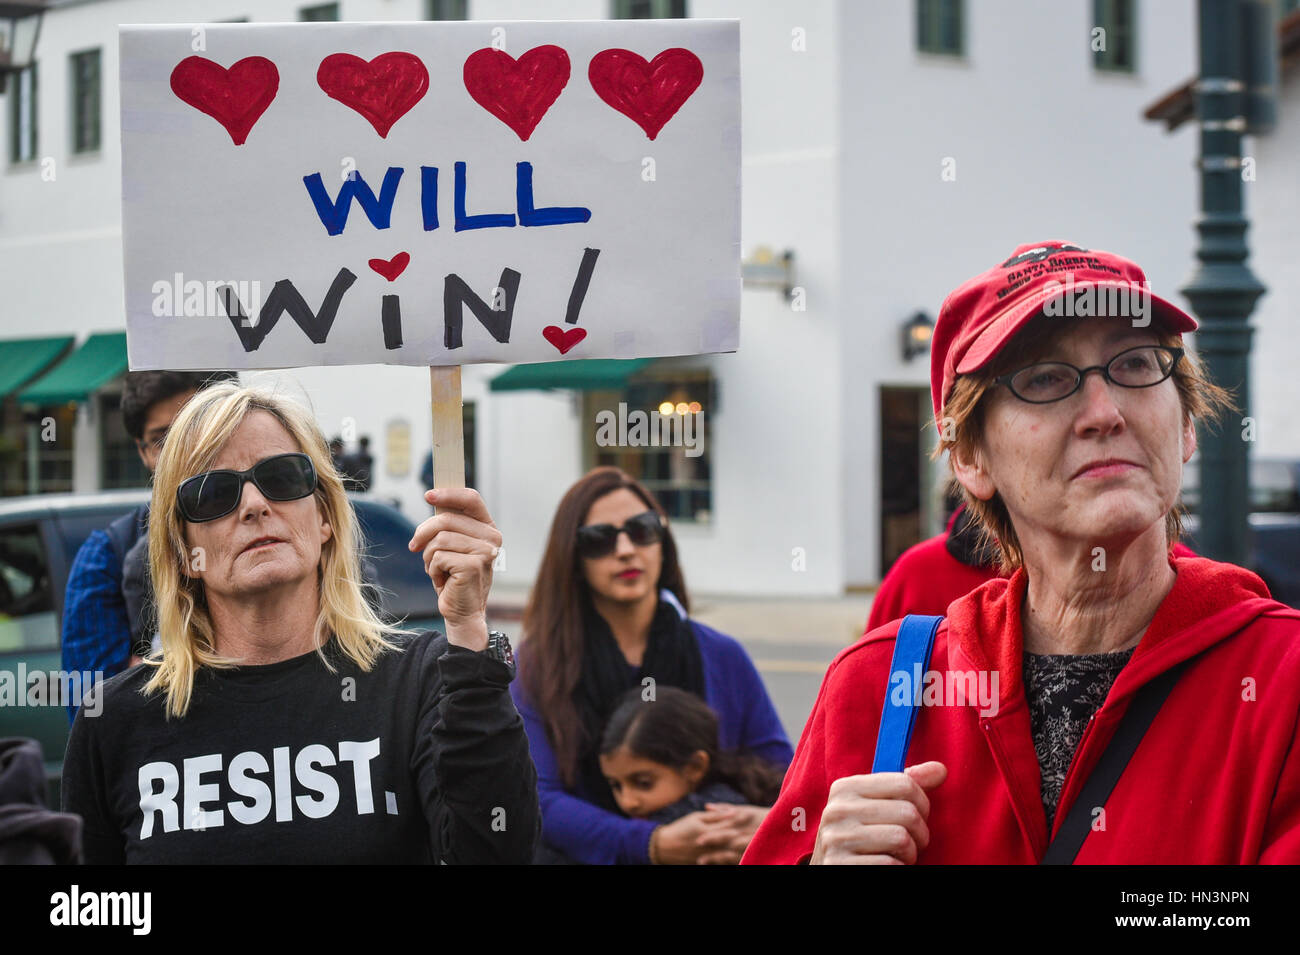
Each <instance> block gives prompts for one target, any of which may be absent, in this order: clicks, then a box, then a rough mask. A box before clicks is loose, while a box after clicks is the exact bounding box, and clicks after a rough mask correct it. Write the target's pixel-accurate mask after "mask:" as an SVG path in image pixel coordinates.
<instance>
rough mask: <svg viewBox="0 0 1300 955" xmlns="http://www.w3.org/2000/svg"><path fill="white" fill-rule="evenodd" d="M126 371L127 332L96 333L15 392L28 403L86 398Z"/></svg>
mask: <svg viewBox="0 0 1300 955" xmlns="http://www.w3.org/2000/svg"><path fill="white" fill-rule="evenodd" d="M124 371H126V332H96V333H95V334H94V335H91V336H90V337H89V338H87V339H86V340H85V341H84V342H82V343H81V347H80V348H78V349H77V350H76V351H74V352H73V353H72V354H71V355H69V356H68V357H67V358H65V359H63V361H61V362H59V363H58V364H57V365H55V366H54V368H53V369H51V370H50V371H48V372H46V373H45V374H44V375H42V376H41V377H40V378H38V379H37V380H36V381H34V382H32V384H31V385H29V386H28V387H27V388H25V389H23V391H22V392H21V393H20V394H19V395H18V400H19V401H21V402H23V403H24V404H29V405H59V404H63V403H64V402H67V401H85V400H86V398H87V397H88V396H89V395H90V394H91V392H93V391H95V389H97V388H98V387H99V386H100V385H103V384H106V383H107V382H110V381H112V380H113V379H114V378H116V377H117V376H118V375H120V374H122V372H124Z"/></svg>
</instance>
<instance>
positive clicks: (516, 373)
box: [488, 358, 654, 391]
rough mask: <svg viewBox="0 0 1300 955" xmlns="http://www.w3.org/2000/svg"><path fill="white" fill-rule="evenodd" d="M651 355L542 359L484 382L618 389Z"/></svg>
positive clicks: (495, 387)
mask: <svg viewBox="0 0 1300 955" xmlns="http://www.w3.org/2000/svg"><path fill="white" fill-rule="evenodd" d="M653 360H654V359H652V358H582V359H578V360H575V361H543V362H537V363H536V364H531V365H515V367H513V368H511V369H510V370H509V371H505V372H502V373H501V374H499V375H497V376H496V377H495V378H493V379H492V381H491V382H490V383H489V384H488V387H489V388H490V389H491V390H492V391H524V390H525V389H530V388H568V389H570V390H572V391H595V390H597V389H600V388H622V387H623V386H624V385H626V384H627V380H628V378H630V377H631V376H632V375H634V374H636V373H637V372H638V371H640V370H641V369H642V368H644V367H645V366H646V365H648V364H650V362H652V361H653Z"/></svg>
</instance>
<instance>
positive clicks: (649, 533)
mask: <svg viewBox="0 0 1300 955" xmlns="http://www.w3.org/2000/svg"><path fill="white" fill-rule="evenodd" d="M623 531H627V536H628V539H629V540H630V541H631V542H632V543H633V544H636V545H637V546H638V547H646V546H648V545H650V544H657V543H658V542H659V541H661V540H663V536H664V525H663V522H662V521H660V520H659V515H658V514H656V513H655V512H654V511H646V512H645V513H644V514H638V515H637V516H636V517H630V518H628V520H627V523H626V524H624V525H623V526H622V527H615V526H614V525H613V524H588V525H587V526H586V527H579V528H578V556H579V557H586V558H596V557H604V556H605V555H606V554H611V553H613V551H614V548H615V547H617V546H618V535H619V534H621V533H623Z"/></svg>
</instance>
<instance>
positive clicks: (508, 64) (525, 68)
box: [465, 46, 569, 142]
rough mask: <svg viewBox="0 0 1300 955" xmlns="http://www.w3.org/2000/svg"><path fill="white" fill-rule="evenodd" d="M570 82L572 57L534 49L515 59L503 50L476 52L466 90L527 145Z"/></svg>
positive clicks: (556, 50) (554, 49) (469, 62)
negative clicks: (534, 131) (570, 60)
mask: <svg viewBox="0 0 1300 955" xmlns="http://www.w3.org/2000/svg"><path fill="white" fill-rule="evenodd" d="M568 82H569V54H567V53H565V52H564V50H562V49H560V48H559V47H558V46H538V47H533V49H531V50H529V51H528V52H527V53H525V54H523V55H522V56H521V57H519V59H518V60H516V59H515V58H514V57H513V56H511V55H510V54H509V53H507V52H505V51H504V50H493V49H486V48H485V49H482V50H475V51H474V52H473V53H471V54H470V55H469V58H468V59H467V60H465V89H466V90H468V91H469V95H470V96H472V97H473V98H474V102H476V103H478V104H479V105H480V106H482V107H483V108H484V109H485V110H487V111H488V112H489V113H491V114H492V115H493V116H495V117H496V118H497V119H499V120H501V122H503V123H505V124H506V125H507V126H509V127H510V128H511V129H513V130H514V131H515V135H516V136H518V137H519V138H520V139H521V140H524V141H525V142H527V140H528V137H529V136H531V135H532V134H533V130H534V129H536V128H537V124H538V123H539V122H541V120H542V117H543V116H545V115H546V111H547V110H548V109H550V108H551V104H552V103H554V102H555V100H556V99H557V98H558V97H559V95H560V91H561V90H563V89H564V86H565V84H566V83H568Z"/></svg>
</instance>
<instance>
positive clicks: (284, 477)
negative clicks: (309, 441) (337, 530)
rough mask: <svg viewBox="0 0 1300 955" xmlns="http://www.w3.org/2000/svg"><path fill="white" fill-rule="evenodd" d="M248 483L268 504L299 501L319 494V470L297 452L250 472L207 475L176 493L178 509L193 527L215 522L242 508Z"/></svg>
mask: <svg viewBox="0 0 1300 955" xmlns="http://www.w3.org/2000/svg"><path fill="white" fill-rule="evenodd" d="M245 481H252V482H253V484H254V485H255V486H256V487H257V489H258V490H259V491H261V492H262V496H263V497H265V498H266V499H267V500H268V501H296V500H298V499H299V498H303V497H306V496H307V495H308V494H310V493H311V492H312V491H314V490H316V469H315V468H314V467H312V463H311V458H309V457H307V455H305V454H302V453H301V452H297V451H294V452H291V453H289V454H276V455H273V456H272V457H269V458H263V459H262V460H261V461H258V462H257V463H256V464H254V465H253V466H252V467H251V468H249V469H248V470H247V471H227V470H217V471H204V472H203V473H202V474H196V475H194V477H192V478H187V479H186V480H185V481H184V482H182V484H181V486H180V487H178V488H177V489H176V506H177V507H178V508H180V512H181V516H182V517H184V518H185V520H187V521H189V522H190V523H191V524H202V523H203V522H204V521H215V520H216V519H217V518H218V517H225V516H226V515H227V514H229V513H230V512H231V511H233V510H234V509H235V508H237V507H239V500H240V498H242V497H243V496H244V482H245Z"/></svg>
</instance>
